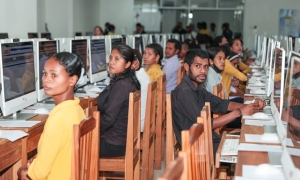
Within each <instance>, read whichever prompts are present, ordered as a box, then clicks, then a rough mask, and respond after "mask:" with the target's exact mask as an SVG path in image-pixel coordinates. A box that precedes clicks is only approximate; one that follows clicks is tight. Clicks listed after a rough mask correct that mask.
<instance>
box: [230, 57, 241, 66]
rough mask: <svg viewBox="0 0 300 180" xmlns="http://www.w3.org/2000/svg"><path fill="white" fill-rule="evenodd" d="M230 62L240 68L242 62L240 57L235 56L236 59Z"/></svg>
mask: <svg viewBox="0 0 300 180" xmlns="http://www.w3.org/2000/svg"><path fill="white" fill-rule="evenodd" d="M230 63H231V64H232V65H233V66H234V67H235V68H238V66H239V64H240V59H239V58H235V59H234V60H232V61H230Z"/></svg>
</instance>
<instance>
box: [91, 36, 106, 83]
mask: <svg viewBox="0 0 300 180" xmlns="http://www.w3.org/2000/svg"><path fill="white" fill-rule="evenodd" d="M89 60H90V62H89V64H90V70H89V71H88V76H89V80H90V83H95V82H98V81H101V80H103V79H105V78H106V77H107V72H106V69H107V63H106V47H105V38H104V37H102V38H97V39H91V40H89Z"/></svg>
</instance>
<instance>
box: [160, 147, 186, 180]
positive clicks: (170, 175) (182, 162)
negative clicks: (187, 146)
mask: <svg viewBox="0 0 300 180" xmlns="http://www.w3.org/2000/svg"><path fill="white" fill-rule="evenodd" d="M187 168H188V164H187V153H186V152H184V151H180V152H179V153H178V157H177V158H176V159H175V160H174V161H172V162H171V164H170V165H169V166H168V167H167V168H166V170H165V171H164V173H163V174H162V175H161V176H160V177H159V178H158V179H157V180H187V179H188V169H187Z"/></svg>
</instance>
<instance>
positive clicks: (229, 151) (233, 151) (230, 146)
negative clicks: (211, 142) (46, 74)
mask: <svg viewBox="0 0 300 180" xmlns="http://www.w3.org/2000/svg"><path fill="white" fill-rule="evenodd" d="M238 145H239V139H225V142H224V144H223V148H222V152H221V155H222V156H226V155H237V154H238Z"/></svg>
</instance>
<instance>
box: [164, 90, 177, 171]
mask: <svg viewBox="0 0 300 180" xmlns="http://www.w3.org/2000/svg"><path fill="white" fill-rule="evenodd" d="M166 112H167V115H166V130H167V132H166V167H168V166H169V164H170V163H171V162H172V161H173V160H174V157H175V156H176V154H177V152H178V151H179V144H178V142H177V140H176V137H175V133H174V129H173V122H172V105H171V94H167V106H166Z"/></svg>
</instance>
